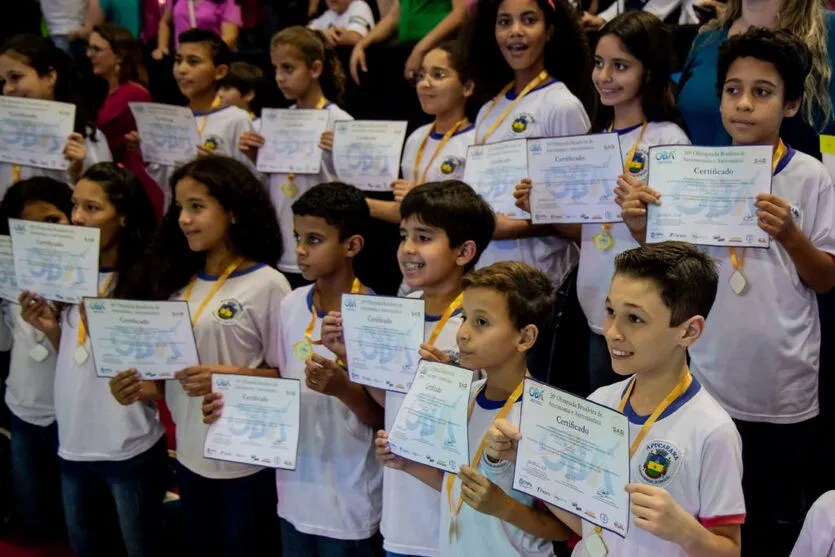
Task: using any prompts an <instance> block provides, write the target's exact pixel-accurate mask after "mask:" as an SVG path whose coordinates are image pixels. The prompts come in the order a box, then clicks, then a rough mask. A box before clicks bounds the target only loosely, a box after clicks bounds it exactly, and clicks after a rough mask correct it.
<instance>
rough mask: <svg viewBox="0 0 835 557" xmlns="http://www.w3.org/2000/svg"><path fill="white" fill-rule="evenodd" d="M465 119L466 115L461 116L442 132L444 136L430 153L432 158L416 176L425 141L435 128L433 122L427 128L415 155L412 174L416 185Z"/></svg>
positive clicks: (420, 181)
mask: <svg viewBox="0 0 835 557" xmlns="http://www.w3.org/2000/svg"><path fill="white" fill-rule="evenodd" d="M467 121H468V120H467V118H466V117H465V118H461V119H460V120H458V121H457V122H455V125H454V126H452V127H451V128H450V129H448V130H447V132H446V133H445V134H444V137H443V138H442V139H441V142H440V143H438V146H437V147H435V152H434V153H432V158H431V159H429V162H428V163H426V168H424V169H423V173H422V174H421V175H420V176H419V177H418V172H419V171H420V161H421V159H423V151H424V150H425V149H426V143H427V142H428V141H429V138H430V137H431V135H432V132H433V131H434V130H435V124H432V127H430V128H429V131H428V132H426V137H424V138H423V142H422V143H421V144H420V147H419V148H418V152H417V156H416V157H415V168H414V172H413V175H414V180H415V185H416V186H419V185H421V184H422V183H424V182H425V181H426V173H427V172H429V169H430V168H431V167H432V163H433V162H435V158H436V157H437V156H438V154H439V153H440V152H441V151H443V149H444V147H446V144H447V143H449V140H450V139H452V136H453V135H455V132H457V131H458V130H459V129H461V127H462V126H464V125H466V124H467Z"/></svg>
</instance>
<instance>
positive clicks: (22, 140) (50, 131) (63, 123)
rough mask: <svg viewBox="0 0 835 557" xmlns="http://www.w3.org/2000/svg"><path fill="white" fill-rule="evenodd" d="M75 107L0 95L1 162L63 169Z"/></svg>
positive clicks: (65, 166)
mask: <svg viewBox="0 0 835 557" xmlns="http://www.w3.org/2000/svg"><path fill="white" fill-rule="evenodd" d="M74 127H75V105H74V104H68V103H59V102H54V101H42V100H39V99H25V98H21V97H6V96H0V161H1V162H8V163H12V164H21V165H24V166H36V167H38V168H51V169H55V170H65V169H66V168H67V165H68V163H67V159H65V158H64V147H65V146H66V144H67V139H68V138H69V136H70V134H71V133H72V132H73V128H74Z"/></svg>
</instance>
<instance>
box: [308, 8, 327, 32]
mask: <svg viewBox="0 0 835 557" xmlns="http://www.w3.org/2000/svg"><path fill="white" fill-rule="evenodd" d="M327 16H328V12H325V13H323V14H322V15H320V16H319V17H317V18H316V19H314V20H313V21H311V22H310V23H308V24H307V28H308V29H314V30H316V31H324V30H325V29H327V28H328V21H327V19H328V17H327Z"/></svg>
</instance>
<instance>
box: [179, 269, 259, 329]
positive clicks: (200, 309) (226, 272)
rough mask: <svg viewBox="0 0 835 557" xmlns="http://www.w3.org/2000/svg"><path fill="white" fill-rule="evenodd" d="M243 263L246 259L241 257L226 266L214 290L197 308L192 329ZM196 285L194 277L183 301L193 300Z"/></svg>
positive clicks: (187, 287) (192, 321) (193, 316)
mask: <svg viewBox="0 0 835 557" xmlns="http://www.w3.org/2000/svg"><path fill="white" fill-rule="evenodd" d="M243 262H244V258H243V257H239V258H237V259H236V260H234V261H233V262H232V263H230V264H229V265H227V266H226V269H224V270H223V273H221V275H220V276H219V277H218V279H217V281H215V284H214V286H212V289H211V290H210V291H209V293H208V294H207V295H206V297H205V298H203V301H202V302H200V305H199V306H198V307H197V311H195V312H194V315H192V316H191V325H192V327H193V326H194V325H196V324H197V320H198V319H200V316H201V315H202V314H203V310H204V309H206V306H207V305H209V302H210V301H211V300H212V298H214V297H215V294H217V292H218V290H220V288H221V287H222V286H223V283H225V282H226V279H228V278H229V276H230V275H231V274H232V273H234V272H235V271H237V270H238V267H240V266H241V264H242V263H243ZM196 283H197V277H196V276H195V277H192V279H191V281H190V282H189V283H188V286H186V291H185V292H184V293H183V299H184V300H185V301H186V302H188V301H189V300H191V292H192V290H194V285H195V284H196Z"/></svg>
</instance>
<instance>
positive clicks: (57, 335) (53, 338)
mask: <svg viewBox="0 0 835 557" xmlns="http://www.w3.org/2000/svg"><path fill="white" fill-rule="evenodd" d="M44 336H46V338H47V340H49V343H50V344H51V345H52V348H54V349H55V352H58V349H59V348H60V346H61V327H56V328H55V329H54V330H52V331H48V332H45V333H44Z"/></svg>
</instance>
